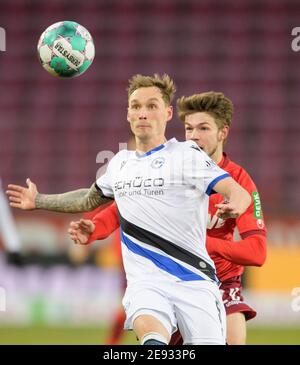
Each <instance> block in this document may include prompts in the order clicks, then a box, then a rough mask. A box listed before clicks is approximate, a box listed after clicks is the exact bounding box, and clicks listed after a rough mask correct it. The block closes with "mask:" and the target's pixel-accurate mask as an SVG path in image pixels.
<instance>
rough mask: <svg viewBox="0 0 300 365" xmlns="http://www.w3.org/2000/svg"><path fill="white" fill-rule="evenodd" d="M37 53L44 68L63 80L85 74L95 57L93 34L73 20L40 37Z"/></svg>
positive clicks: (53, 28) (58, 25)
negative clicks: (63, 78)
mask: <svg viewBox="0 0 300 365" xmlns="http://www.w3.org/2000/svg"><path fill="white" fill-rule="evenodd" d="M37 50H38V56H39V59H40V61H41V64H42V66H43V67H44V69H45V70H46V71H48V72H49V73H50V74H51V75H54V76H59V77H74V76H79V75H81V74H83V73H84V72H85V71H86V70H87V69H88V68H89V67H90V65H91V64H92V62H93V59H94V56H95V47H94V42H93V38H92V37H91V35H90V33H89V32H88V31H87V30H86V29H85V28H84V27H83V26H82V25H80V24H78V23H75V22H72V21H61V22H58V23H55V24H53V25H51V26H50V27H49V28H47V29H46V30H45V31H44V33H43V34H42V35H41V36H40V39H39V42H38V46H37Z"/></svg>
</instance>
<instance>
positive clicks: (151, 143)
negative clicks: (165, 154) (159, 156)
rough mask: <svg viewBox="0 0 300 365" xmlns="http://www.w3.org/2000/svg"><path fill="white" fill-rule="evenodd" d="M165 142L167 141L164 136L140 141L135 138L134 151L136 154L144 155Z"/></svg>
mask: <svg viewBox="0 0 300 365" xmlns="http://www.w3.org/2000/svg"><path fill="white" fill-rule="evenodd" d="M166 141H167V139H166V137H165V136H159V137H157V138H153V139H151V140H141V139H139V138H136V150H137V151H138V152H143V153H146V152H149V151H151V150H153V148H155V147H158V146H160V145H161V144H164V143H165V142H166Z"/></svg>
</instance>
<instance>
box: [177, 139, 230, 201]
mask: <svg viewBox="0 0 300 365" xmlns="http://www.w3.org/2000/svg"><path fill="white" fill-rule="evenodd" d="M189 142H190V143H189V145H187V147H188V148H187V149H186V150H185V151H184V179H185V181H186V182H187V183H189V184H191V185H193V186H195V187H196V188H197V189H199V190H200V191H201V192H203V193H206V194H207V195H211V194H214V193H215V192H214V190H213V188H214V186H215V185H216V183H217V182H218V181H220V180H222V179H225V178H227V177H230V174H229V173H228V172H226V171H224V170H222V169H221V168H220V167H219V166H218V165H217V164H216V163H215V162H214V161H213V160H212V159H211V158H210V157H209V156H208V155H207V154H206V153H205V152H204V151H203V150H202V149H201V148H199V147H198V146H197V144H196V143H195V142H192V141H189Z"/></svg>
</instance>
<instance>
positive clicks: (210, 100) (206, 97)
mask: <svg viewBox="0 0 300 365" xmlns="http://www.w3.org/2000/svg"><path fill="white" fill-rule="evenodd" d="M177 112H178V116H179V118H180V119H181V120H182V121H183V122H184V121H185V118H186V116H187V115H189V114H194V113H199V112H205V113H207V114H209V115H211V116H212V117H213V118H214V119H215V122H216V124H217V126H218V128H222V127H224V126H228V127H230V126H231V122H232V116H233V104H232V102H231V100H230V99H228V98H226V97H225V96H224V94H223V93H219V92H214V91H209V92H205V93H202V94H195V95H191V96H182V97H181V98H179V99H177Z"/></svg>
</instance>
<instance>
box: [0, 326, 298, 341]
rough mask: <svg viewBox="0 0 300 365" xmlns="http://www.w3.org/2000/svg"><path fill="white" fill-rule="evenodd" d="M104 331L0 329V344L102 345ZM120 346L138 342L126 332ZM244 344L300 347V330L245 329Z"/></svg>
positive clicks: (71, 328)
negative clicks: (245, 337) (246, 334)
mask: <svg viewBox="0 0 300 365" xmlns="http://www.w3.org/2000/svg"><path fill="white" fill-rule="evenodd" d="M106 333H107V332H106V330H105V329H103V328H97V327H3V326H2V327H0V344H68V345H70V344H103V343H104V341H105V338H106ZM122 343H123V344H134V345H137V344H138V342H137V341H136V339H135V336H134V335H133V333H132V332H131V333H126V334H125V336H124V340H123V342H122ZM247 343H248V344H265V345H275V344H278V345H279V344H281V345H295V344H298V345H299V344H300V328H299V329H297V328H273V327H272V328H249V329H248V341H247Z"/></svg>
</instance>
